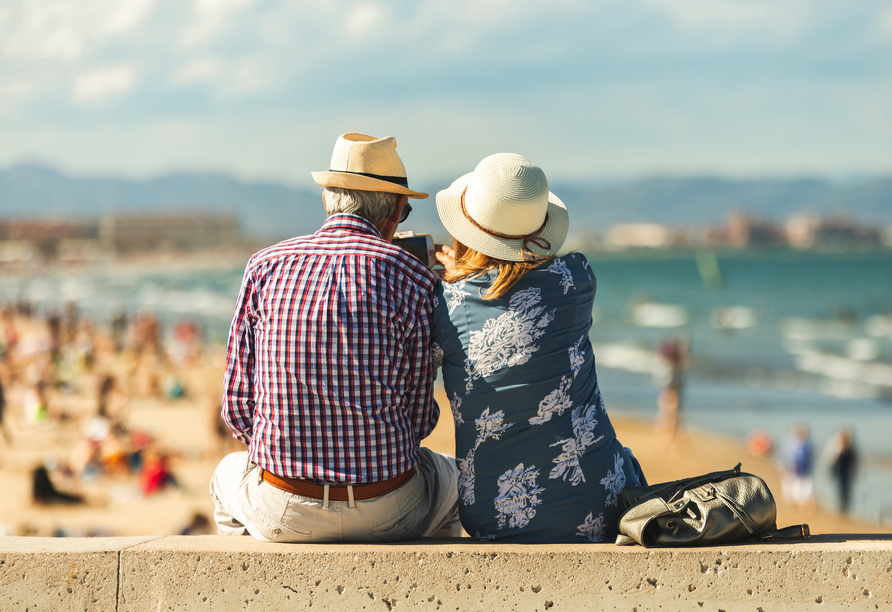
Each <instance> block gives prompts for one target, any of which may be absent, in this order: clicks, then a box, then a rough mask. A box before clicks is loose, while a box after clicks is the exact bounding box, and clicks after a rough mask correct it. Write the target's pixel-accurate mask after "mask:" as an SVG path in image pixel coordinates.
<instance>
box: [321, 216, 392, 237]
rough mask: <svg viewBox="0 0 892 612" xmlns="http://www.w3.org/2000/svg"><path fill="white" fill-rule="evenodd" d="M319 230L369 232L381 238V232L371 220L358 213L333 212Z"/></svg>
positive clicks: (354, 232) (353, 232)
mask: <svg viewBox="0 0 892 612" xmlns="http://www.w3.org/2000/svg"><path fill="white" fill-rule="evenodd" d="M319 231H320V232H349V233H352V234H371V235H372V236H377V237H378V238H381V232H379V231H378V228H377V227H375V226H374V225H373V224H372V222H371V221H369V220H368V219H364V218H362V217H360V216H359V215H351V214H348V213H335V214H333V215H331V216H330V217H328V219H326V220H325V223H323V224H322V227H321V228H320V229H319Z"/></svg>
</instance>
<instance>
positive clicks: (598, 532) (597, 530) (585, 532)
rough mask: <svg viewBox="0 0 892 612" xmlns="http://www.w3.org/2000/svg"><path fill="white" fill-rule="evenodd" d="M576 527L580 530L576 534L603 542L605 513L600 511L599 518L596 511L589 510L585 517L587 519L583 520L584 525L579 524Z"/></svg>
mask: <svg viewBox="0 0 892 612" xmlns="http://www.w3.org/2000/svg"><path fill="white" fill-rule="evenodd" d="M576 529H578V530H579V531H577V532H576V535H578V536H582V537H584V538H586V539H588V541H589V542H603V541H604V513H603V512H602V513H600V514H599V515H598V516H597V518H595V517H594V513H593V512H589V513H588V516H587V517H585V520H584V521H582V525H579V526H578V527H577V528H576Z"/></svg>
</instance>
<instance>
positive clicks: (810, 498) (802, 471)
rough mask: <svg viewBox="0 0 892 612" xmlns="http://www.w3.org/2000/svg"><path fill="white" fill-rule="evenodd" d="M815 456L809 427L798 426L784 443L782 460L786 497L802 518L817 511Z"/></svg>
mask: <svg viewBox="0 0 892 612" xmlns="http://www.w3.org/2000/svg"><path fill="white" fill-rule="evenodd" d="M814 455H815V453H814V446H813V445H812V442H811V438H810V436H809V434H808V427H807V426H805V425H797V426H796V427H794V428H793V429H792V430H791V431H790V435H789V436H788V437H787V439H786V440H785V441H784V445H783V448H782V451H781V460H782V462H783V464H782V468H783V490H784V495H785V497H786V498H787V501H788V502H790V503H791V504H793V505H795V506H796V508H797V509H798V512H799V516H800V517H808V516H810V515H811V514H813V513H814V510H815V496H814V486H815V485H814V477H813V472H814Z"/></svg>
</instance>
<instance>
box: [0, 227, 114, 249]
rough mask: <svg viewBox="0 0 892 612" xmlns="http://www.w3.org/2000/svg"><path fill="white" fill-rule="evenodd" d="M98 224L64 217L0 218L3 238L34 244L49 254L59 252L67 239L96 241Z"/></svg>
mask: <svg viewBox="0 0 892 612" xmlns="http://www.w3.org/2000/svg"><path fill="white" fill-rule="evenodd" d="M97 238H98V227H97V225H96V223H95V222H91V221H75V220H61V219H49V220H47V219H9V220H5V221H3V220H0V241H2V242H5V243H9V244H19V245H22V244H25V245H30V247H31V248H33V249H34V250H35V251H36V253H38V254H39V255H42V256H45V257H53V256H55V255H57V250H56V249H57V247H58V245H59V243H61V242H62V241H64V240H76V241H91V240H92V241H95V240H96V239H97Z"/></svg>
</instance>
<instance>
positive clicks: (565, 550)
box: [0, 534, 892, 612]
mask: <svg viewBox="0 0 892 612" xmlns="http://www.w3.org/2000/svg"><path fill="white" fill-rule="evenodd" d="M308 609H320V610H328V609H334V610H382V611H392V610H409V609H412V610H416V609H419V610H432V611H433V610H442V611H447V610H449V611H452V610H462V611H464V610H542V611H544V610H627V611H630V612H631V611H635V612H646V611H651V610H653V611H658V610H659V611H665V612H674V611H684V610H695V611H697V612H717V611H719V610H724V611H725V612H733V611H737V610H747V611H752V612H758V611H759V610H762V611H763V612H771V611H777V610H784V611H786V610H822V611H823V610H890V609H892V536H890V535H885V534H884V535H846V536H815V537H813V538H812V539H811V540H809V541H807V542H800V543H792V544H782V543H779V544H742V545H736V546H723V547H716V548H697V549H644V548H640V547H630V548H619V547H616V546H614V545H612V544H591V545H575V544H573V545H570V544H563V545H548V546H519V545H506V544H477V543H473V542H470V541H468V540H432V541H428V542H424V543H417V542H415V543H409V544H393V545H322V544H302V545H297V544H290V545H289V544H265V543H261V542H256V541H254V540H253V539H251V538H248V537H244V538H223V537H217V536H198V537H145V538H95V539H80V538H72V539H48V538H16V537H0V610H2V611H3V612H12V611H19V610H21V611H25V610H27V611H28V612H34V611H41V610H78V611H81V610H90V611H92V610H101V611H112V610H115V611H121V612H123V611H128V612H130V611H132V612H136V611H143V610H145V611H148V610H152V611H158V610H208V611H214V612H217V611H225V610H264V611H267V610H308Z"/></svg>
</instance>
